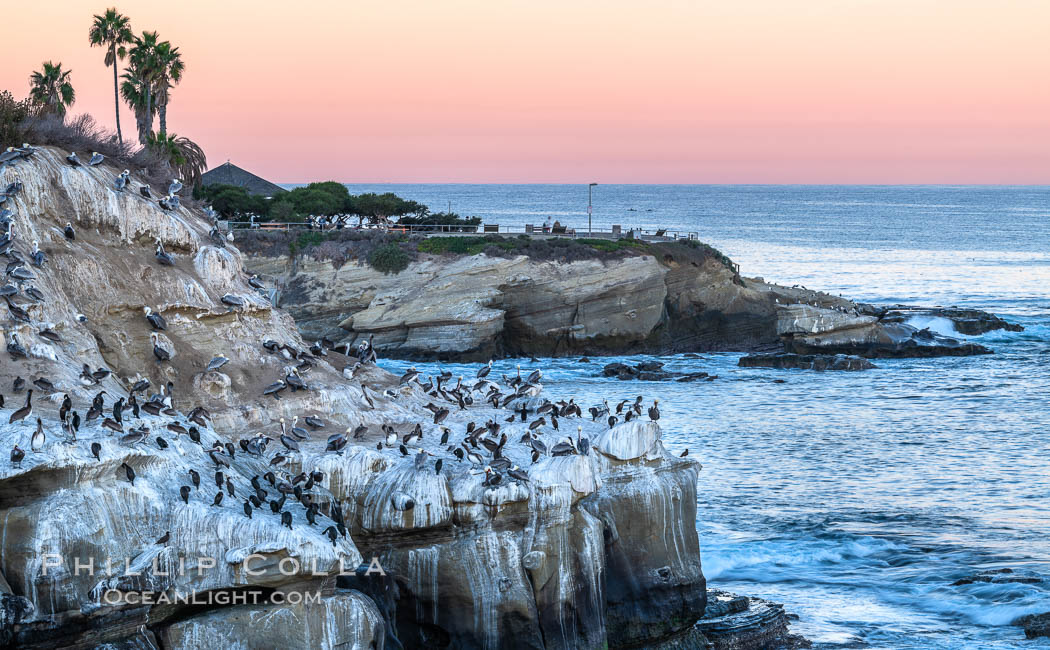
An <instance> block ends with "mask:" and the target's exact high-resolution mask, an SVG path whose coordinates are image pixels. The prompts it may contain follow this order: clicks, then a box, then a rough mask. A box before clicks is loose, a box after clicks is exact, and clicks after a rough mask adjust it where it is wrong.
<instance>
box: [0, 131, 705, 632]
mask: <svg viewBox="0 0 1050 650" xmlns="http://www.w3.org/2000/svg"><path fill="white" fill-rule="evenodd" d="M63 155H64V152H59V151H56V150H50V149H41V150H40V151H38V152H37V153H36V155H35V156H34V157H33V158H32V159H30V160H28V161H24V162H21V163H19V164H18V165H17V166H15V167H10V168H7V169H5V170H4V171H3V172H2V173H0V183H2V184H5V185H6V183H8V182H11V181H12V180H14V178H16V177H17V178H18V180H19V181H21V182H22V183H23V185H24V188H23V190H22V191H21V192H20V193H18V194H17V195H15V196H14V197H13V198H12V199H9V200H8V201H7V202H6V203H5V205H6V206H7V207H12V206H13V208H14V212H15V214H14V217H13V226H12V233H13V236H14V239H15V242H16V243H15V245H14V246H13V250H14V251H15V253H17V254H21V255H22V256H27V254H28V250H27V249H28V246H26V244H25V242H31V241H32V240H34V239H36V240H39V241H40V242H41V248H42V249H43V250H44V251H45V254H46V255H47V257H48V259H47V261H46V262H44V264H43V266H42V267H39V268H36V267H33V269H32V273H33V274H34V276H35V277H34V278H33V279H32V282H33V284H34V286H36V287H37V288H38V289H39V290H40V291H41V292H42V294H43V295H44V300H40V301H37V302H32V301H30V300H29V299H28V298H27V297H26V296H24V295H23V293H27V292H24V291H23V290H24V287H23V290H20V291H19V293H18V295H17V296H14V297H13V300H15V301H16V303H17V304H19V305H21V306H22V307H21V308H22V309H24V310H25V311H26V312H27V313H26V315H25V316H24V317H21V316H17V313H16V312H14V311H12V312H10V313H8V312H5V313H4V316H5V318H3V320H2V323H3V327H4V334H5V339H6V342H7V343H14V342H15V341H16V337H17V340H18V341H19V342H20V343H21V344H23V345H24V347H25V348H26V356H25V357H21V356H14V355H13V354H12V353H10V352H9V356H10V358H9V359H7V360H5V364H3V366H2V367H0V383H2V385H4V386H11V385H12V380H13V379H15V378H16V377H21V378H23V379H27V380H29V382H32V381H33V380H38V381H37V383H36V384H33V383H30V384H29V385H30V386H36V388H37V392H36V393H35V394H34V399H33V402H32V404H33V411H32V416H31V417H29V418H27V419H26V420H22V421H15V420H14V419H12V418H11V417H10V416H11V414H12V412H13V410H14V409H15V408H18V407H19V406H21V405H22V403H23V395H24V393H21V392H15V393H11V392H8V393H7V400H6V408H4V409H3V410H0V417H3V418H5V420H4V421H6V420H8V419H10V420H11V422H10V423H9V424H4V425H2V426H0V449H4V450H5V451H4V453H5V454H6V453H7V450H10V449H12V447H13V446H14V445H16V444H17V445H19V446H20V447H21V448H22V449H24V450H25V451H26V456H25V458H24V459H22V460H21V461H20V462H12V463H4V464H0V576H2V579H0V635H3V637H2V638H3V639H4V640H5V641H4V642H5V643H6V642H7V640H11V643H12V644H14V645H17V646H18V647H55V646H63V647H65V646H69V647H95V646H98V645H105V644H109V645H112V646H116V647H143V648H146V647H205V648H208V647H260V646H264V647H294V646H298V645H303V644H306V645H310V646H311V647H321V648H332V647H384V646H388V647H398V646H403V647H421V646H425V647H434V646H439V647H489V648H495V647H550V648H560V647H574V648H577V647H578V648H585V647H593V648H599V647H606V646H610V647H619V646H625V645H636V646H639V645H640V646H644V645H651V644H655V643H657V642H665V641H670V640H674V639H676V638H684V636H685V635H692V634H695V631H694V630H693V628H692V626H693V624H694V623H695V622H696V621H697V620H698V619H699V618H700V616H701V615H702V614H703V612H704V609H705V606H706V589H705V587H706V583H705V580H704V577H703V573H702V570H701V563H700V554H699V546H698V540H697V534H696V528H695V519H696V482H697V476H698V472H699V469H700V468H699V465H698V464H697V463H695V462H694V461H692V460H689V459H683V458H677V457H674V456H673V455H671V454H669V453H668V452H667V450H665V449H664V447H663V443H662V441H661V433H660V429H659V427H658V425H657V424H656V423H654V422H642V421H639V420H634V421H632V422H628V423H622V424H619V425H616V426H614V427H612V428H608V426H607V425H605V424H602V423H592V422H590V421H589V420H588V419H587V418H581V419H579V420H578V425H579V426H580V427H581V433H580V434H578V435H579V436H582V437H586V438H589V440H590V442H591V444H590V451H589V453H586V454H576V453H570V454H568V455H559V456H553V455H550V454H549V453H544V454H540V456H539V457H538V458H537V460H536V462H533V461H532V459H531V457H530V456H531V454H532V446H531V445H528V444H526V443H524V442H522V437H523V435H524V434H525V433H526V430H527V429H528V428H529V424H528V423H527V422H515V423H505V417H506V413H507V411H505V410H503V409H499V410H496V409H489V408H487V407H482V406H478V405H481V404H486V394H487V391H488V388H487V387H486V386H481V387H478V388H476V389H468V390H469V393H468V394H467V397H469V398H470V399H471V401H472V402H473V404H474V406H472V407H470V408H466V409H463V410H460V409H459V408H458V407H457V405H456V404H454V403H452V402H446V401H445V398H443V397H441V396H440V395H438V394H437V393H431V394H426V393H424V392H423V389H422V388H421V386H420V385H419V383H417V382H409V383H407V384H404V385H399V383H398V381H397V378H396V377H393V376H391V375H389V374H388V373H385V372H383V371H381V370H379V369H377V368H375V367H374V366H363V367H360V368H358V369H357V370H356V371H355V372H353V373H348V375H352V378H351V379H347V378H346V377H344V375H343V373H342V372H340V370H341V366H343V365H346V364H348V362H352V361H353V360H351V359H347V358H346V357H344V356H343V355H341V354H337V353H335V352H334V351H329V350H323V349H315V351H314V352H309V351H307V350H308V346H307V345H306V344H305V343H304V342H303V340H302V339H301V338H300V336H299V334H298V332H297V331H296V328H295V323H294V322H293V321H292V320H291V318H290V317H288V316H287V315H286V314H285V313H283V312H281V311H280V310H278V309H274V308H272V307H271V306H270V304H269V303H268V302H267V301H266V300H264V299H262V298H261V297H260V296H259V295H257V294H255V293H254V292H253V291H252V290H251V288H250V287H248V286H247V284H246V283H245V276H244V274H243V273H242V271H241V263H242V257H241V254H240V252H239V251H238V250H237V249H236V248H235V247H234V246H232V245H227V246H218V245H217V243H218V242H216V240H215V239H214V238H210V237H208V235H207V232H208V225H207V224H206V223H204V222H203V220H202V219H201V218H200V216H199V215H197V214H196V213H194V212H193V211H191V210H187V209H185V208H183V209H180V210H175V211H162V210H160V209H159V208H158V207H157V206H156V204H154V203H152V202H148V201H145V200H143V199H141V198H140V197H138V196H137V195H135V194H134V192H126V193H117V192H114V191H112V190H111V189H110V187H111V183H112V179H113V177H114V170H111V169H107V168H106V167H104V166H103V167H98V168H72V167H68V166H66V165H65V164H64V163H62V157H63ZM133 183H136V182H135V181H133ZM66 221H71V222H72V223H73V226H74V228H75V230H76V239H75V240H73V241H67V240H66V238H65V237H64V236H63V235H62V226H63V225H64V223H65V222H66ZM156 240H160V242H161V243H163V244H164V246H165V248H166V249H167V250H168V251H169V252H172V253H174V254H175V256H176V263H175V265H174V266H160V265H158V264H157V263H156V262H155V260H154V259H153V246H154V243H155V241H156ZM11 255H13V254H12V253H9V256H11ZM595 281H596V282H597V280H595ZM27 295H28V294H27ZM228 295H237V296H240V297H241V298H242V299H243V302H244V305H243V306H238V307H229V306H228V305H227V303H228V302H229V300H228ZM224 296H227V301H225V302H224V301H223V297H224ZM552 300H553V299H552ZM145 306H149V307H152V308H153V309H155V310H156V311H158V312H159V313H161V314H162V315H163V316H164V317H165V318H166V319H167V328H166V329H165V330H164V331H163V332H161V333H160V339H159V344H160V345H161V346H162V347H164V348H165V349H167V350H169V351H170V352H171V359H170V360H166V361H157V359H156V358H155V357H154V355H153V351H152V345H151V343H150V342H149V334H150V329H149V324H148V323H147V322H146V320H145V318H144V317H143V315H142V308H143V307H145ZM77 314H83V316H84V318H78V317H77ZM45 327H49V328H50V329H52V330H53V331H54V332H57V333H58V335H59V336H58V337H57V340H56V338H55V337H53V336H48V337H42V336H40V335H39V332H41V331H43V330H44V329H45ZM14 349H15V348H9V350H14ZM220 353H221V354H223V355H225V356H226V357H227V358H228V359H229V361H228V363H227V364H226V365H223V366H222V367H221V368H219V369H218V370H212V371H208V370H206V364H207V362H208V361H209V360H210V359H211V358H212V357H213V356H217V355H218V354H220ZM85 364H86V365H87V366H88V370H89V371H98V370H99V369H102V370H109V371H111V372H110V373H109V374H106V373H105V372H96V375H97V376H96V377H95V378H92V379H87V378H85V377H82V376H81V374H82V371H83V368H82V366H83V365H85ZM138 378H149V380H150V382H151V384H152V387H150V388H148V389H145V390H142V391H140V392H138V393H137V398H138V400H139V402H138V403H139V405H141V404H142V402H144V401H146V400H147V395H148V394H150V393H153V394H154V397H152V398H148V399H150V403H152V404H155V405H156V404H161V405H162V406H160V407H158V408H160V409H162V410H160V412H159V413H157V414H151V413H150V412H148V411H146V410H142V411H141V412H137V411H135V410H134V409H130V408H129V409H127V410H123V411H122V417H121V416H118V415H117V414H114V400H117V399H121V400H129V399H130V398H131V396H132V393H131V392H130V385H131V380H133V379H138ZM96 381H97V382H98V383H92V382H96ZM275 381H279V382H284V383H278V384H277V387H278V388H281V390H280V392H279V393H277V394H276V397H271V396H268V395H263V388H264V387H266V386H268V385H269V384H271V383H272V382H275ZM168 382H170V388H161V387H164V386H165V385H166V384H168ZM103 389H104V390H105V391H106V393H105V395H102V396H101V399H102V400H103V405H104V409H103V410H104V412H103V413H101V414H99V415H93V416H91V417H88V415H87V410H88V405H89V404H90V403H91V401H92V399H93V398H95V397H96V396H98V395H99V391H101V390H103ZM495 389H496V390H497V391H506V390H507V388H505V387H498V386H495ZM534 392H538V389H537V391H534ZM67 394H68V395H69V396H70V399H71V402H72V408H73V410H75V411H76V412H77V413H78V416H79V417H81V422H82V424H81V425H80V428H79V431H77V432H76V435H75V436H74V435H73V432H71V431H70V430H69V429H68V428H67V427H66V426H65V425H64V424H63V423H62V422H60V421H59V420H58V415H57V413H56V411H57V409H58V405H59V404H60V403H61V402H62V400H63V396H64V395H67ZM169 402H170V404H169ZM435 402H436V403H440V404H447V405H448V407H449V408H450V409H452V410H453V411H454V412H453V413H451V414H449V415H447V417H446V419H445V420H444V421H443V422H441V424H434V423H433V422H434V421H435V419H434V417H433V413H432V410H433V409H432V408H428V405H429V404H431V403H435ZM526 404H527V405H528V404H531V405H532V407H531V408H535V407H536V406H537V405H538V404H539V398H538V397H536V396H531V397H529V398H528V401H527V402H526ZM197 406H200V407H205V410H204V411H199V410H196V409H195V411H194V412H195V415H193V416H190V415H189V414H188V413H187V411H188V410H189V409H190V407H197ZM511 406H512V407H513V406H514V405H513V404H512V405H511ZM135 408H138V406H136V407H135ZM208 412H210V416H208V415H204V413H208ZM306 415H311V416H314V417H316V418H319V419H320V420H321V422H320V423H316V422H314V424H312V425H310V427H311V428H313V426H314V425H316V426H319V427H320V428H319V429H317V430H315V431H314V433H313V434H312V435H311V434H309V433H302V432H299V433H298V434H297V435H298V436H300V438H301V439H299V440H298V441H297V442H296V440H295V439H293V438H290V437H287V438H282V437H281V436H282V433H283V432H285V431H286V429H287V428H288V426H289V425H295V426H303V423H304V420H305V418H304V416H306ZM36 417H40V418H41V420H40V424H39V426H40V428H41V430H42V431H43V433H44V434H45V440H44V441H43V442H40V440H39V439H38V440H37V443H36V444H35V445H34V444H33V443H31V440H32V436H33V433H34V431H35V430H36V428H37V424H36V421H35V418H36ZM282 417H283V418H285V422H283V423H281V422H279V419H280V418H282ZM295 417H298V418H299V420H298V421H295V420H292V421H289V420H290V419H291V418H295ZM533 417H535V413H533ZM487 420H491V421H493V422H494V423H496V422H498V423H503V424H502V428H501V429H500V430H499V434H500V437H502V436H504V435H505V436H506V440H507V442H505V443H498V442H497V440H499V439H501V438H500V437H497V435H496V431H495V428H494V427H493V430H492V432H491V434H489V436H488V438H489V439H488V441H487V443H488V445H489V446H491V445H496V444H501V447H500V448H501V449H502V454H501V455H502V457H503V459H498V458H496V457H495V456H494V455H493V453H492V452H491V451H489V449H488V448H487V447H486V446H485V444H480V445H479V446H478V448H477V449H478V453H479V454H481V455H482V458H483V461H482V462H483V463H491V464H492V465H493V466H496V467H497V469H498V471H499V473H500V475H501V477H502V478H501V480H499V481H497V480H496V479H495V478H494V477H493V476H492V474H491V472H488V471H484V470H485V469H486V468H483V467H481V466H479V465H474V464H473V463H471V462H469V461H467V460H459V459H457V457H455V456H453V455H451V454H450V453H448V451H447V443H443V442H440V438H441V437H442V436H443V435H445V434H446V433H447V434H448V435H450V436H452V439H451V442H452V443H458V442H459V441H460V440H461V439H462V438H461V437H462V436H463V431H465V429H466V423H467V421H471V422H475V423H479V422H485V421H487ZM574 423H576V422H574V421H573V420H572V419H570V418H569V417H568V416H566V417H563V418H562V426H563V427H568V429H569V430H572V429H573V427H572V424H574ZM416 424H419V425H420V427H421V431H422V435H423V437H422V440H420V441H419V442H417V443H412V442H404V439H403V438H402V437H403V436H405V435H406V434H408V433H409V432H410V431H412V430H413V428H414V427H415V425H416ZM358 427H363V429H360V430H359V435H358V437H357V438H356V439H354V440H351V441H348V444H347V445H346V446H345V447H343V448H341V449H338V450H337V451H326V446H327V445H326V440H325V438H327V437H328V436H330V435H333V434H336V433H337V432H339V431H342V430H343V429H344V428H346V429H347V431H348V435H350V432H353V431H355V430H358ZM384 427H385V428H386V431H392V432H394V435H395V437H396V438H402V442H404V444H406V445H408V446H409V447H411V451H409V450H408V449H407V448H406V449H405V452H407V454H408V455H405V454H403V453H402V452H400V451H399V449H398V447H400V446H401V444H399V443H395V444H394V445H393V446H391V445H389V444H384V442H385V441H386V439H387V433H386V431H384ZM533 433H534V434H535V435H536V436H538V439H539V441H541V442H542V443H543V445H544V446H545V447H546V448H547V449H548V450H549V449H551V448H553V446H554V445H555V444H556V443H558V442H565V437H564V436H562V435H561V434H559V433H558V431H555V430H553V429H550V428H547V427H543V426H541V427H538V428H535V429H534V430H533ZM259 434H264V435H265V436H267V437H268V438H269V439H270V440H271V441H273V442H270V443H269V444H270V448H269V449H268V450H267V449H260V445H263V446H264V445H265V441H266V438H263V437H259ZM278 439H281V440H282V442H276V441H277V440H278ZM577 440H579V438H577ZM483 442H484V441H483ZM279 444H283V445H284V446H285V447H287V448H279V451H275V450H274V447H277V446H278V445H279ZM578 444H579V443H578ZM337 446H338V445H337ZM377 446H378V448H377ZM468 448H470V449H473V447H469V446H468ZM438 460H440V461H441V462H442V463H443V467H441V468H440V470H439V468H438V465H437V461H438ZM513 464H516V465H519V466H520V467H522V468H525V469H524V471H526V472H527V473H528V480H527V481H525V480H519V479H513V478H511V476H510V472H509V471H508V470H507V465H513ZM191 470H192V472H191ZM515 471H517V470H515ZM220 472H221V474H219V473H220ZM194 473H196V474H194ZM194 476H197V477H199V485H198V483H197V482H196V481H195V480H194V478H193V477H194ZM183 488H185V489H183ZM220 495H221V496H220ZM252 497H254V498H255V499H261V500H260V501H258V502H257V503H256V502H253V501H252V500H251V499H252ZM310 504H313V506H310ZM271 506H273V507H272V508H271ZM314 506H315V507H314ZM278 513H280V514H278ZM311 519H313V521H311ZM373 558H374V561H375V562H374V563H375V564H376V565H377V566H379V567H380V571H381V573H373V572H372V571H370V570H361V569H360V568H359V567H360V566H361V565H364V566H366V567H368V566H370V565H371V564H372V563H373ZM110 559H111V560H113V561H112V562H107V560H110ZM293 594H298V595H299V597H300V598H302V597H304V596H305V595H310V594H313V595H316V597H317V599H318V600H316V601H315V602H311V603H309V604H307V603H305V602H303V603H297V602H295V601H294V600H293ZM198 599H203V600H198Z"/></svg>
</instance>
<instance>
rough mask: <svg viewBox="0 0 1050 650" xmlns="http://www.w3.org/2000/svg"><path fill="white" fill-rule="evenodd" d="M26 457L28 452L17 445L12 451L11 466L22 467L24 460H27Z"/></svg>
mask: <svg viewBox="0 0 1050 650" xmlns="http://www.w3.org/2000/svg"><path fill="white" fill-rule="evenodd" d="M25 457H26V452H25V451H23V450H22V448H21V447H19V446H18V445H15V446H14V447H13V448H12V449H11V464H12V465H21V464H22V459H23V458H25Z"/></svg>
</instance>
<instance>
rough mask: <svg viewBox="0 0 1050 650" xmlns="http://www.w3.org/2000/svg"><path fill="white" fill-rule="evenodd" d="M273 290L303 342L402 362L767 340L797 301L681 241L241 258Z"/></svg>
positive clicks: (824, 298) (810, 295)
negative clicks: (397, 260) (395, 255)
mask: <svg viewBox="0 0 1050 650" xmlns="http://www.w3.org/2000/svg"><path fill="white" fill-rule="evenodd" d="M246 263H247V265H248V268H249V270H251V271H252V272H253V273H258V274H260V275H261V276H264V277H266V278H268V279H270V280H271V281H272V282H274V283H275V284H276V285H277V286H279V287H280V288H281V292H280V301H279V305H280V306H281V307H282V308H284V309H287V310H288V311H289V313H291V314H292V315H293V316H294V317H295V319H296V322H297V323H298V324H299V326H300V328H301V330H302V332H303V334H304V335H305V336H306V337H307V338H311V339H313V338H320V337H322V336H327V337H329V338H331V339H333V340H336V341H339V342H341V341H346V342H351V343H354V342H357V341H360V340H364V339H368V338H370V337H374V338H373V342H374V345H375V346H376V347H377V348H379V349H380V350H382V351H384V352H385V353H386V354H389V355H396V356H401V357H430V358H434V357H437V358H458V359H468V360H482V359H486V360H487V359H489V358H491V357H492V356H495V355H508V356H513V355H521V354H532V355H548V356H553V355H569V354H602V353H606V354H613V353H624V352H635V353H642V352H653V353H661V352H675V351H688V350H705V349H712V348H718V349H749V348H752V347H755V346H760V345H771V344H776V343H777V341H778V338H777V333H776V319H777V316H776V312H777V306H778V305H779V304H783V303H786V302H788V301H789V300H792V296H793V295H795V294H799V295H801V293H805V294H806V298H807V299H808V300H809V301H811V302H814V303H816V304H821V305H825V306H828V307H833V306H836V305H844V304H848V303H847V301H844V300H841V299H839V298H834V297H832V296H829V295H826V294H819V293H816V292H798V291H796V290H791V289H784V288H781V287H777V286H775V285H768V284H765V283H762V282H758V281H750V280H741V279H740V278H739V277H738V276H737V275H736V273H735V272H734V271H733V270H731V269H730V268H728V267H727V266H725V265H724V264H723V263H722V262H721V261H720V260H719V259H717V258H715V257H710V256H704V255H701V254H698V253H697V252H696V251H695V250H693V249H691V248H689V247H688V246H687V245H685V244H675V245H671V246H669V247H668V248H667V253H666V254H665V255H662V258H661V259H659V260H658V259H657V258H656V257H654V256H652V255H641V256H634V257H626V258H624V259H619V260H615V261H609V262H603V261H598V260H584V261H575V262H552V261H535V260H531V259H529V258H527V257H524V256H519V257H513V258H503V257H488V256H486V255H483V254H481V255H473V256H465V257H451V256H449V257H440V256H438V257H435V256H426V257H423V258H422V259H420V260H418V261H416V262H414V263H412V264H411V265H409V267H408V269H406V270H405V271H402V272H401V273H399V274H396V275H386V274H383V273H380V272H378V271H375V270H373V269H372V268H371V267H369V266H367V265H365V264H360V263H357V262H353V261H350V262H347V263H345V264H342V265H337V264H334V263H333V262H331V261H327V260H321V259H317V258H314V257H311V256H310V255H308V254H307V255H300V256H297V257H294V258H293V257H288V256H265V255H248V256H247V260H246Z"/></svg>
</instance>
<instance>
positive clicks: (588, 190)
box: [587, 183, 597, 237]
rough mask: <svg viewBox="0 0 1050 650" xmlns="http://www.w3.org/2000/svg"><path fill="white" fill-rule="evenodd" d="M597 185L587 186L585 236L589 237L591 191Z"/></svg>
mask: <svg viewBox="0 0 1050 650" xmlns="http://www.w3.org/2000/svg"><path fill="white" fill-rule="evenodd" d="M595 185H597V183H591V184H590V185H588V186H587V236H588V237H590V236H591V190H593V189H594V186H595Z"/></svg>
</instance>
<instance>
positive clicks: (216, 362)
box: [207, 354, 230, 372]
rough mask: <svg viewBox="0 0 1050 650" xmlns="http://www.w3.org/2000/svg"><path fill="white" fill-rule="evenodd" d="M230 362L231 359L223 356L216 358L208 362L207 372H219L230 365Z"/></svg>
mask: <svg viewBox="0 0 1050 650" xmlns="http://www.w3.org/2000/svg"><path fill="white" fill-rule="evenodd" d="M229 361H230V360H229V359H227V358H226V357H224V356H222V355H221V354H220V355H219V356H217V357H215V358H214V359H212V360H211V361H209V362H208V368H207V371H208V372H212V371H214V370H218V369H219V368H221V367H223V366H225V365H226V364H227V363H229Z"/></svg>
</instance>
